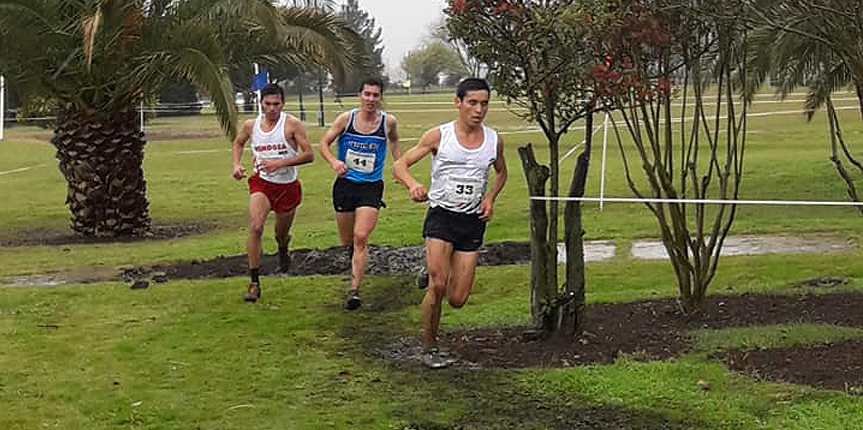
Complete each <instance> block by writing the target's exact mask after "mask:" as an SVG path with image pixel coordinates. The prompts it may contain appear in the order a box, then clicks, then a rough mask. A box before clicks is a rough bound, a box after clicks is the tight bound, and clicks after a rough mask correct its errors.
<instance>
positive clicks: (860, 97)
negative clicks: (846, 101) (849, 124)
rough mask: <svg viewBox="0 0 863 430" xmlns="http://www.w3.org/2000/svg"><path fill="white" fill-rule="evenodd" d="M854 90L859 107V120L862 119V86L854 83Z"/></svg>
mask: <svg viewBox="0 0 863 430" xmlns="http://www.w3.org/2000/svg"><path fill="white" fill-rule="evenodd" d="M854 88H855V89H856V90H857V91H856V92H857V105H858V106H860V119H863V84H861V83H860V82H854Z"/></svg>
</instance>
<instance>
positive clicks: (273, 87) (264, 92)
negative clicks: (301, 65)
mask: <svg viewBox="0 0 863 430" xmlns="http://www.w3.org/2000/svg"><path fill="white" fill-rule="evenodd" d="M272 94H278V95H279V97H281V98H282V101H285V90H283V89H282V86H281V85H279V84H275V83H273V84H267V86H266V87H264V88H262V89H261V100H263V99H264V97H266V96H269V95H272Z"/></svg>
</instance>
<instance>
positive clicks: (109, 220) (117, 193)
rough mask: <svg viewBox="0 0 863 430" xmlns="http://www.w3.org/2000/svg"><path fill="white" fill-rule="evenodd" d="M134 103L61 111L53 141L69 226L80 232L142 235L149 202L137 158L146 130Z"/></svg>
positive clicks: (141, 155) (140, 158) (147, 227)
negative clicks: (111, 108) (140, 125)
mask: <svg viewBox="0 0 863 430" xmlns="http://www.w3.org/2000/svg"><path fill="white" fill-rule="evenodd" d="M137 121H138V116H137V114H136V112H135V108H134V104H129V106H127V107H126V108H124V109H122V110H119V111H117V110H115V111H113V112H111V113H110V115H100V114H99V113H97V112H95V111H92V110H79V109H68V110H64V111H62V112H61V113H60V114H59V116H58V120H57V128H56V129H55V130H54V137H53V138H52V139H51V143H52V144H54V146H55V147H56V148H57V155H56V156H57V159H58V160H60V163H59V168H60V172H61V173H63V176H64V177H65V178H66V182H67V183H68V190H67V196H66V203H67V204H68V205H69V210H70V212H71V215H72V217H71V227H72V230H74V231H75V232H76V233H78V234H81V235H84V236H97V237H115V236H128V235H145V234H148V233H149V231H150V215H149V212H148V206H149V202H148V201H147V196H146V181H145V180H144V171H143V169H142V167H141V163H142V162H143V160H144V145H145V143H146V141H145V140H144V134H143V133H142V132H141V131H140V130H139V129H138V123H137Z"/></svg>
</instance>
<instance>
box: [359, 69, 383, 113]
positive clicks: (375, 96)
mask: <svg viewBox="0 0 863 430" xmlns="http://www.w3.org/2000/svg"><path fill="white" fill-rule="evenodd" d="M358 95H359V99H360V108H361V109H362V110H367V111H369V112H377V111H378V110H379V109H380V108H381V99H382V98H383V96H384V83H383V81H381V80H380V79H378V78H375V77H367V78H365V79H363V81H362V82H360V89H359V93H358Z"/></svg>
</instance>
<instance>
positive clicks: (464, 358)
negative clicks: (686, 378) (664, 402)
mask: <svg viewBox="0 0 863 430" xmlns="http://www.w3.org/2000/svg"><path fill="white" fill-rule="evenodd" d="M704 310H705V311H704V316H701V317H698V318H695V319H692V318H686V317H684V316H683V315H682V314H681V313H680V311H679V308H678V306H677V303H676V301H675V300H671V299H668V300H654V301H643V302H635V303H626V304H596V305H590V306H588V307H587V309H586V314H585V318H586V327H587V330H586V331H585V333H584V334H582V335H580V336H578V337H557V338H551V339H537V338H536V336H534V333H533V332H532V331H531V330H529V328H528V327H509V328H501V329H492V330H470V331H454V332H446V333H442V334H441V335H440V343H441V345H442V346H443V347H444V348H446V349H448V350H450V351H452V352H454V353H455V354H456V355H457V356H459V357H460V362H459V363H458V366H461V367H468V368H484V367H494V368H520V367H568V366H575V365H582V364H597V363H599V364H608V363H612V362H614V360H615V359H616V358H617V357H619V356H620V355H621V354H628V355H630V356H632V357H634V358H636V359H639V358H641V359H644V360H654V359H660V360H661V359H668V358H672V357H677V356H679V355H680V354H682V353H684V352H687V351H689V350H690V337H689V332H690V331H692V330H695V329H702V328H711V329H721V328H729V327H745V326H751V325H771V324H786V323H821V324H835V325H841V326H848V327H863V294H861V293H836V294H819V295H815V294H807V295H801V296H780V295H763V294H743V295H737V296H712V297H709V298H707V300H706V303H705V306H704ZM372 353H373V354H376V355H379V356H383V357H385V358H387V359H389V360H392V361H393V362H396V363H398V364H399V365H405V366H418V365H419V364H418V361H419V360H418V357H419V353H420V344H419V338H418V337H416V338H415V337H410V338H400V339H398V340H397V341H396V342H395V343H393V344H391V345H389V346H387V347H386V348H384V349H382V350H377V351H372Z"/></svg>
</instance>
